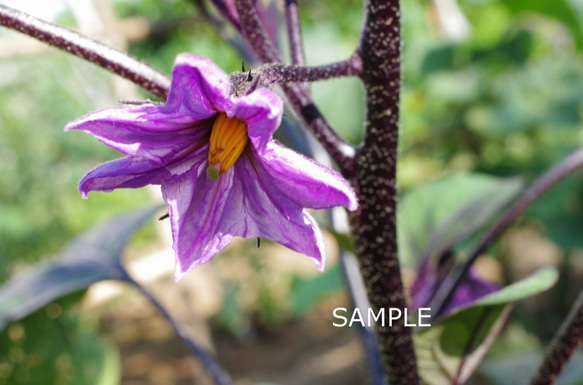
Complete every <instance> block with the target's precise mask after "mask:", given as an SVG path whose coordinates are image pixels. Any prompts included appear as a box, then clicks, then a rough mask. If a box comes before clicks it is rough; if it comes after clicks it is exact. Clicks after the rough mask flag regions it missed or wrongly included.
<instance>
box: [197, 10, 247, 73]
mask: <svg viewBox="0 0 583 385" xmlns="http://www.w3.org/2000/svg"><path fill="white" fill-rule="evenodd" d="M192 2H193V3H194V6H195V7H196V8H197V9H198V11H199V12H200V14H201V15H202V16H203V17H204V18H205V19H207V20H208V21H209V22H210V23H211V24H212V25H214V26H215V28H216V29H217V31H218V33H219V35H220V36H221V38H222V39H223V40H224V41H226V42H227V43H229V44H230V45H232V46H233V47H234V48H235V49H236V50H237V52H239V55H241V57H242V58H243V60H246V61H247V62H248V63H253V62H256V61H257V58H256V57H255V56H254V54H253V51H252V50H251V47H249V45H248V44H247V42H246V41H244V40H243V39H241V38H240V37H239V35H237V36H232V34H230V33H229V31H227V29H226V28H225V23H224V22H223V21H222V20H219V19H218V18H217V17H216V16H215V15H213V14H211V13H210V12H209V10H208V9H207V6H206V3H205V2H204V0H192ZM213 3H215V7H217V9H219V8H218V7H219V6H218V5H217V3H220V2H218V1H215V2H213ZM223 7H225V6H224V4H223ZM225 9H226V8H225ZM219 13H221V16H223V17H224V18H226V19H227V20H231V18H232V16H231V17H229V18H228V17H227V14H228V12H227V11H222V12H221V11H220V9H219ZM235 15H236V14H235ZM230 22H231V24H232V25H233V27H235V29H236V30H237V32H239V31H240V28H241V26H240V25H239V23H238V20H237V22H236V23H235V21H230Z"/></svg>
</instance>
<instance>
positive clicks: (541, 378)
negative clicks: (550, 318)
mask: <svg viewBox="0 0 583 385" xmlns="http://www.w3.org/2000/svg"><path fill="white" fill-rule="evenodd" d="M582 338H583V292H581V294H579V297H578V298H577V301H576V302H575V303H574V304H573V307H572V308H571V311H570V312H569V315H568V316H567V318H566V319H565V321H564V322H563V325H561V329H560V330H559V332H558V333H557V335H556V336H555V338H554V339H553V341H552V342H551V344H550V346H549V347H548V349H547V352H546V355H545V357H544V359H543V361H542V362H541V364H540V366H539V367H538V369H537V371H536V373H535V374H534V376H533V377H532V379H531V380H530V385H551V384H554V383H555V380H556V379H557V376H558V375H559V374H560V373H561V370H563V367H564V366H565V365H566V364H567V361H569V358H570V357H571V354H573V351H574V350H575V349H576V348H577V346H579V341H581V339H582Z"/></svg>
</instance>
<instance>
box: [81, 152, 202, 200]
mask: <svg viewBox="0 0 583 385" xmlns="http://www.w3.org/2000/svg"><path fill="white" fill-rule="evenodd" d="M207 152H208V145H207V146H205V147H202V148H201V149H199V150H198V151H197V152H193V153H192V154H190V155H189V156H188V157H185V158H184V159H182V160H181V161H179V162H176V163H174V164H170V165H166V166H161V165H160V164H159V163H158V162H153V161H152V160H150V159H145V158H142V157H133V158H131V157H126V158H122V159H116V160H113V161H110V162H106V163H103V164H101V165H99V166H97V167H95V168H94V169H93V170H91V171H89V172H88V173H87V174H85V176H83V178H82V179H81V181H80V182H79V192H80V193H81V195H82V196H83V198H86V197H87V194H88V193H89V192H90V191H104V192H110V191H113V190H115V189H116V188H138V187H143V186H146V185H148V184H162V183H164V182H165V181H166V180H168V179H170V178H176V177H177V176H180V175H182V174H184V173H186V172H188V171H189V170H190V169H192V168H197V166H198V165H199V164H200V163H202V162H204V161H205V160H206V157H207Z"/></svg>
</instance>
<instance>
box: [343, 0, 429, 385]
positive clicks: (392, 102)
mask: <svg viewBox="0 0 583 385" xmlns="http://www.w3.org/2000/svg"><path fill="white" fill-rule="evenodd" d="M399 16H400V8H399V1H398V0H388V1H387V0H370V1H369V2H367V4H366V7H365V17H366V19H365V23H364V25H365V26H364V31H363V34H362V36H361V44H360V50H361V57H362V65H363V74H362V80H363V83H364V87H365V90H366V98H367V121H366V134H365V141H364V145H363V147H362V150H361V152H360V156H359V157H358V159H357V170H356V177H355V178H354V179H353V180H352V182H353V185H354V186H355V188H356V190H357V194H358V199H359V208H358V210H357V211H356V212H355V213H354V214H352V216H351V226H352V232H353V235H354V242H355V245H356V251H357V255H358V256H359V257H360V264H361V270H362V274H363V277H364V281H365V284H366V287H367V292H368V296H369V299H370V302H371V304H372V307H373V308H374V310H375V311H377V312H378V311H379V310H380V309H384V312H385V314H389V311H390V309H392V308H393V309H394V308H397V309H400V310H401V311H403V310H404V309H406V308H407V302H406V299H405V292H404V289H403V282H402V279H401V270H400V266H399V258H398V249H397V226H396V225H397V223H396V222H397V219H396V213H397V182H396V168H397V152H398V137H399V92H400V87H401V78H400V46H401V39H400V23H399ZM377 330H378V334H379V348H380V350H381V352H382V356H383V361H384V366H385V370H386V371H387V376H388V379H389V382H390V383H391V384H392V385H411V384H415V385H416V384H419V375H418V372H417V361H416V357H415V351H414V349H413V339H412V331H411V329H410V328H408V327H405V320H404V319H399V320H398V322H396V323H393V325H392V327H389V326H385V327H382V326H381V325H379V324H377Z"/></svg>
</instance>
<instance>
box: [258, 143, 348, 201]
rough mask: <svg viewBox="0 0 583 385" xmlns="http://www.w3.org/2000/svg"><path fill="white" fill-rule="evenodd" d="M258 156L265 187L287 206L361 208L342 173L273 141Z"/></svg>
mask: <svg viewBox="0 0 583 385" xmlns="http://www.w3.org/2000/svg"><path fill="white" fill-rule="evenodd" d="M255 159H256V162H255V164H254V166H255V168H256V171H257V173H258V175H259V178H260V179H261V181H262V183H263V185H264V188H265V189H266V190H267V191H268V192H269V194H270V195H271V196H274V197H278V200H279V204H280V205H281V206H283V207H288V206H290V205H295V206H300V207H307V208H312V209H326V208H330V207H334V206H345V207H347V208H348V209H349V210H351V211H353V210H356V208H357V207H358V203H357V200H356V196H355V194H354V191H353V190H352V188H351V187H350V186H349V185H348V183H347V182H346V181H345V180H344V178H343V177H342V176H341V175H340V174H338V173H337V172H335V171H333V170H331V169H329V168H327V167H324V166H322V165H320V164H318V163H316V162H314V161H313V160H310V159H308V158H306V157H304V156H302V155H300V154H298V153H296V152H294V151H292V150H290V149H288V148H286V147H284V146H281V145H279V144H277V143H274V142H271V143H269V145H268V146H267V148H266V150H265V152H264V153H263V154H262V157H256V158H255Z"/></svg>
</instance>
